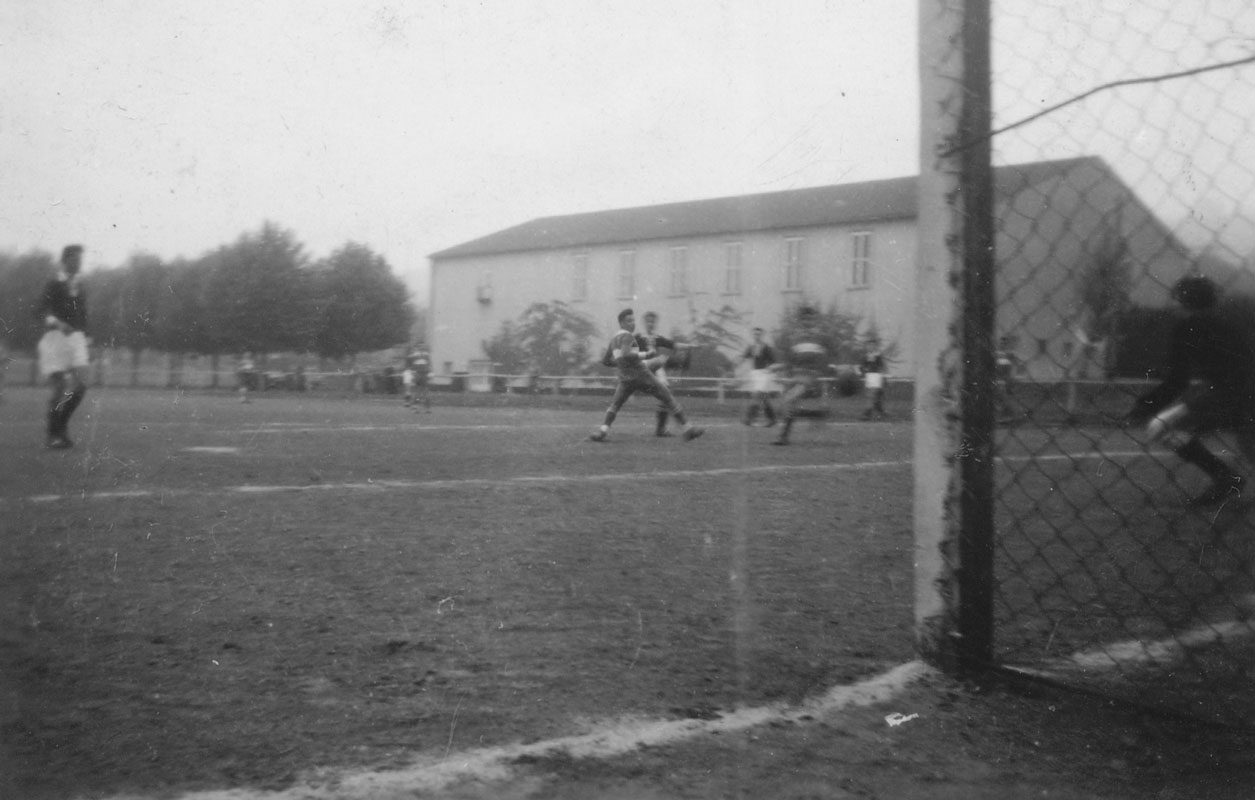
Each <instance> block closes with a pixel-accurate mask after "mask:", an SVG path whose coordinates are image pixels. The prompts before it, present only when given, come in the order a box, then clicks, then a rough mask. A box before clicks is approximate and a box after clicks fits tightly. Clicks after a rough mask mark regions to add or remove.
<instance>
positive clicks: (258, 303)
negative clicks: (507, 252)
mask: <svg viewBox="0 0 1255 800" xmlns="http://www.w3.org/2000/svg"><path fill="white" fill-rule="evenodd" d="M56 272H57V263H56V260H55V259H54V257H53V256H52V255H50V254H48V253H45V252H39V251H36V252H31V253H27V254H24V255H16V256H15V255H9V254H3V253H0V338H2V339H3V340H4V341H5V342H6V343H7V345H8V346H9V348H10V349H12V350H14V351H18V352H33V351H34V349H35V346H36V344H37V343H38V341H39V338H40V336H41V335H42V334H43V319H42V317H41V316H40V315H39V308H38V306H39V302H40V298H41V296H42V293H43V289H44V285H45V284H46V282H47V281H48V280H49V279H50V278H51V277H52V276H54V275H55V274H56ZM82 281H83V287H84V292H85V294H86V298H87V310H88V319H89V330H88V334H89V335H90V336H91V338H92V341H93V344H94V345H96V346H103V347H111V348H122V349H127V350H130V351H131V352H132V353H133V354H134V355H135V357H136V358H138V356H139V354H140V353H141V352H142V351H144V350H156V351H162V352H167V353H194V354H198V355H204V356H209V357H211V358H212V359H213V361H214V363H215V366H216V363H217V358H218V357H219V356H221V355H229V354H240V353H246V352H252V353H272V352H296V353H311V354H314V355H317V356H318V357H320V358H327V359H336V360H339V359H343V358H345V357H351V356H353V355H356V354H357V353H363V352H370V351H374V350H381V349H384V348H387V347H392V346H394V345H398V344H403V343H405V342H407V341H408V340H409V337H410V330H411V327H412V326H413V323H414V320H415V318H416V315H417V312H416V310H415V309H414V307H413V305H412V304H411V303H410V301H409V298H408V291H407V289H406V286H405V284H404V282H403V281H401V280H400V279H399V278H397V277H396V276H395V275H394V274H393V272H392V267H391V266H390V265H389V264H388V262H387V261H386V260H385V259H384V258H383V257H382V256H380V255H379V254H377V253H375V252H373V251H372V250H371V249H370V248H369V247H367V246H366V245H362V244H357V243H354V242H349V243H347V244H345V245H344V246H343V247H341V248H339V249H337V250H336V251H334V252H333V253H332V254H331V255H330V256H328V257H326V258H323V259H318V260H313V259H311V258H310V257H309V256H307V255H306V254H305V252H304V247H303V245H302V244H301V243H300V242H299V241H297V239H296V236H295V235H294V234H293V233H292V232H291V231H289V230H286V229H283V228H281V227H279V226H277V225H275V224H273V223H270V222H266V223H264V224H263V225H262V227H261V229H260V230H258V231H256V232H247V233H244V234H242V235H241V236H240V237H239V238H238V239H237V240H236V241H235V242H233V243H231V244H228V245H223V246H221V247H218V248H217V249H215V250H211V251H209V252H207V253H205V254H204V255H202V256H200V257H199V258H196V259H190V260H188V259H182V258H180V259H177V260H175V261H173V262H169V263H166V262H164V261H162V260H161V259H160V258H158V257H156V256H153V255H147V254H136V255H132V256H131V257H130V258H129V259H128V261H127V263H126V264H124V265H122V266H120V267H113V268H107V269H100V270H93V271H92V272H90V273H87V274H84V275H83V277H82Z"/></svg>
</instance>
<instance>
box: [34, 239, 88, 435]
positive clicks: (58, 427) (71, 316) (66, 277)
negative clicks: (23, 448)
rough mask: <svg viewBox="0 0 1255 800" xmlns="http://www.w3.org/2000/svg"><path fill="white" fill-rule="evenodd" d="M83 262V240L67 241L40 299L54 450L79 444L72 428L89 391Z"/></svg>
mask: <svg viewBox="0 0 1255 800" xmlns="http://www.w3.org/2000/svg"><path fill="white" fill-rule="evenodd" d="M82 265H83V246H82V245H78V244H71V245H67V246H66V247H65V248H64V249H63V250H62V251H61V269H60V270H59V271H58V273H57V276H56V277H55V278H53V279H52V280H50V281H48V283H47V285H46V286H45V287H44V293H43V296H42V297H41V299H40V303H39V313H41V314H42V315H43V318H44V328H45V331H44V335H43V337H42V338H41V339H40V340H39V371H40V373H41V374H42V375H43V376H44V377H45V378H47V379H48V382H49V384H50V385H51V387H52V397H51V398H50V399H49V401H48V438H47V442H46V444H47V446H48V447H49V448H52V449H54V450H62V449H65V448H68V447H73V446H74V443H73V442H72V441H70V437H69V433H68V429H69V424H70V417H71V416H72V415H73V414H74V410H75V409H76V408H78V406H79V404H80V403H82V402H83V396H84V395H85V394H87V380H86V370H87V365H88V357H87V298H86V297H85V296H84V294H83V290H82V287H81V286H80V285H79V277H78V273H79V269H80V268H81V267H82Z"/></svg>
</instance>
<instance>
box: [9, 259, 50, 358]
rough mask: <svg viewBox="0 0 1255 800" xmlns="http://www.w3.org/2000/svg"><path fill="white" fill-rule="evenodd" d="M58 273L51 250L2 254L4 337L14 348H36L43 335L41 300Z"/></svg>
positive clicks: (31, 349)
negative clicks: (46, 251)
mask: <svg viewBox="0 0 1255 800" xmlns="http://www.w3.org/2000/svg"><path fill="white" fill-rule="evenodd" d="M56 274H57V267H56V264H55V263H54V262H53V260H52V256H50V255H48V254H47V253H41V252H31V253H27V254H26V255H22V256H17V257H13V256H10V255H7V254H0V338H3V339H4V340H5V341H6V342H7V344H8V346H9V347H10V348H12V349H13V350H19V351H24V352H32V351H34V349H35V346H36V345H37V344H38V343H39V337H41V336H42V335H43V332H44V325H43V320H42V319H40V317H39V301H40V298H41V297H42V296H43V291H44V284H46V283H47V282H48V280H49V279H50V278H51V277H52V276H54V275H56Z"/></svg>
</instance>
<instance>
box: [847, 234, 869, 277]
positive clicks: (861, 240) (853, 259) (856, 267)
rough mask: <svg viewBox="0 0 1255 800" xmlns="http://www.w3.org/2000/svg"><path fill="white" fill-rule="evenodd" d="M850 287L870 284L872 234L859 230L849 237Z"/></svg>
mask: <svg viewBox="0 0 1255 800" xmlns="http://www.w3.org/2000/svg"><path fill="white" fill-rule="evenodd" d="M850 241H851V244H852V245H853V248H852V252H851V254H850V287H851V288H853V289H867V288H869V287H871V285H872V235H871V233H870V232H868V231H860V232H858V233H856V234H854V235H853V236H852V237H850Z"/></svg>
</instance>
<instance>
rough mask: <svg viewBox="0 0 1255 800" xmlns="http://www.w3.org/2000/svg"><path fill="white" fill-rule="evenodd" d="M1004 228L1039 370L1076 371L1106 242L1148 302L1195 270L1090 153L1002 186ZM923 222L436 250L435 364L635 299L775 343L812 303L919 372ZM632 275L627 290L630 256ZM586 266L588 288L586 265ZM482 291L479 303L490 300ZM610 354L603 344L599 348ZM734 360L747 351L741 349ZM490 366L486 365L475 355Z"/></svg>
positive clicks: (464, 360) (1003, 299)
mask: <svg viewBox="0 0 1255 800" xmlns="http://www.w3.org/2000/svg"><path fill="white" fill-rule="evenodd" d="M1000 191H1001V192H1002V196H1001V197H999V202H998V204H997V206H996V208H995V219H996V220H997V222H996V225H997V227H998V231H997V234H998V235H997V244H996V247H997V260H998V267H997V269H998V277H997V285H996V291H997V303H998V306H997V321H996V326H997V330H996V331H995V337H996V338H997V339H1003V338H1004V337H1006V338H1007V340H1009V341H1010V342H1011V343H1012V350H1013V351H1014V352H1015V354H1016V355H1017V356H1018V357H1019V359H1020V360H1021V362H1022V363H1023V364H1024V365H1025V368H1026V376H1027V377H1029V378H1032V379H1039V380H1050V379H1057V378H1059V377H1061V376H1063V375H1065V374H1071V375H1076V374H1078V371H1077V362H1076V360H1077V358H1078V357H1079V356H1080V355H1081V354H1082V351H1083V342H1081V341H1080V340H1079V338H1078V336H1077V330H1078V328H1080V327H1083V325H1084V322H1085V320H1084V309H1083V308H1082V306H1081V304H1080V303H1079V297H1078V293H1077V286H1078V283H1079V279H1080V275H1081V274H1082V273H1083V272H1084V270H1085V269H1086V268H1087V266H1088V265H1089V264H1090V263H1091V262H1092V260H1093V255H1094V253H1095V252H1096V251H1097V250H1099V249H1101V242H1102V241H1103V240H1104V238H1105V237H1110V236H1113V235H1114V236H1115V237H1117V238H1118V239H1120V240H1121V241H1122V242H1124V243H1125V245H1126V246H1127V258H1128V261H1129V263H1130V266H1131V271H1132V278H1133V285H1132V297H1131V299H1132V301H1133V302H1134V303H1137V304H1139V305H1151V306H1154V305H1162V304H1166V303H1167V302H1168V289H1169V287H1171V285H1172V284H1173V283H1174V282H1175V280H1176V279H1177V278H1179V277H1180V276H1181V275H1183V274H1185V273H1186V272H1187V271H1188V270H1189V269H1190V263H1189V259H1188V258H1187V256H1186V255H1185V254H1184V253H1183V251H1182V249H1181V248H1180V246H1179V244H1178V243H1177V242H1176V240H1175V238H1174V237H1173V236H1172V235H1171V233H1170V232H1169V231H1167V230H1166V229H1165V228H1164V226H1163V225H1162V224H1161V223H1160V222H1159V221H1158V220H1157V219H1156V218H1155V217H1154V216H1153V215H1152V214H1151V213H1150V212H1149V211H1148V210H1147V209H1146V208H1145V206H1144V205H1142V203H1141V202H1140V201H1139V200H1138V199H1137V197H1136V196H1134V195H1133V194H1132V193H1131V192H1129V190H1128V189H1127V188H1126V187H1125V186H1124V185H1123V184H1122V183H1121V182H1120V181H1118V180H1116V179H1115V178H1114V177H1113V176H1112V175H1111V173H1110V172H1108V171H1107V170H1106V169H1105V168H1102V166H1101V164H1100V162H1099V163H1094V162H1089V161H1080V162H1077V163H1076V164H1074V165H1073V166H1072V167H1071V168H1070V169H1067V170H1062V171H1060V172H1058V173H1056V174H1054V175H1053V176H1050V177H1047V178H1045V179H1041V180H1038V182H1037V183H1031V184H1027V183H1026V184H1024V185H1020V186H1015V187H1005V186H1004V187H1002V188H1001V190H1000ZM860 234H868V235H870V252H869V256H870V259H869V261H870V267H869V270H870V271H869V273H868V275H869V280H867V281H866V284H865V285H860V283H859V281H858V280H857V279H856V278H855V275H854V261H855V255H856V253H855V245H854V243H855V241H856V239H857V237H858V236H859V235H860ZM791 240H798V241H800V242H801V251H800V252H801V265H802V267H801V275H802V277H801V283H800V288H793V287H790V286H789V285H787V282H788V275H789V268H788V259H789V253H790V245H789V242H790V241H791ZM733 243H739V245H740V252H741V283H740V290H739V291H729V287H728V285H727V283H726V280H727V278H726V276H727V271H728V268H727V263H728V248H729V245H730V244H733ZM677 248H683V249H684V253H685V256H684V258H685V259H686V263H687V274H688V285H687V291H677V290H675V287H673V286H672V277H671V270H672V260H673V258H675V256H673V252H674V251H675V250H676V249H677ZM916 249H917V231H916V220H915V219H913V218H912V219H900V220H893V221H882V222H877V223H867V224H856V225H847V226H835V225H834V226H827V227H810V228H799V229H794V230H773V231H763V232H747V233H745V234H743V235H725V236H707V237H694V238H691V239H677V240H658V241H641V242H632V243H624V244H607V245H596V246H591V247H587V248H582V249H563V250H546V251H535V252H522V253H512V254H504V255H491V256H477V257H461V258H452V259H437V260H434V261H433V264H432V313H431V316H432V323H431V325H432V329H431V332H430V333H431V348H432V356H433V358H432V360H433V363H434V365H435V369H436V372H437V373H438V374H439V373H442V372H448V371H463V370H472V371H474V370H473V368H474V367H482V365H483V364H482V359H483V348H482V342H484V341H485V340H487V339H489V338H491V337H492V336H493V335H494V334H495V333H496V332H497V331H498V330H499V329H500V327H501V325H502V323H503V322H505V321H507V320H516V319H518V317H519V315H520V314H521V313H522V312H523V310H524V309H525V308H527V307H528V306H529V305H531V304H532V303H536V302H549V301H553V300H562V301H564V302H567V303H569V304H571V305H572V306H573V307H574V308H576V309H577V310H579V311H581V312H583V313H584V314H586V315H587V316H588V317H589V318H590V319H592V320H593V322H594V323H595V324H596V325H597V326H598V328H599V334H600V336H601V337H602V338H608V337H609V336H610V335H611V334H613V332H614V329H615V326H616V323H615V319H616V316H617V314H618V312H619V310H620V309H621V308H623V307H625V306H631V307H633V308H634V309H636V311H637V313H638V315H639V314H640V313H642V312H644V311H647V310H652V311H656V312H658V314H659V315H660V317H661V330H662V331H663V332H664V333H668V334H674V335H676V336H677V337H679V338H683V337H684V335H685V334H686V332H688V331H691V330H693V329H694V328H695V327H696V326H697V325H698V324H699V323H700V322H701V321H702V320H703V319H704V318H705V316H706V313H707V312H708V311H711V310H714V309H719V308H722V307H724V306H730V307H731V308H732V309H734V310H736V311H738V312H742V313H743V314H744V319H745V329H744V330H743V331H740V333H742V334H743V335H744V336H745V338H746V339H748V338H749V329H750V328H752V327H754V326H762V327H763V328H765V329H766V330H767V331H768V339H769V340H770V339H771V334H772V332H773V331H774V330H775V329H776V328H777V327H778V326H779V322H780V319H781V318H782V316H783V314H784V312H785V310H786V309H787V308H789V307H790V306H792V305H793V304H796V303H798V302H801V301H802V300H803V299H805V300H807V301H809V302H814V303H818V304H820V305H821V306H822V307H823V308H824V309H827V308H829V307H835V308H837V309H838V310H840V311H842V312H844V313H848V314H852V315H855V316H858V317H860V318H861V319H862V320H863V325H864V332H866V331H868V330H869V329H871V328H873V327H874V329H875V331H876V332H877V333H878V334H879V336H880V339H881V342H882V344H883V345H885V346H886V347H887V348H888V349H889V352H890V353H891V354H892V355H893V360H892V361H891V363H890V365H889V369H890V373H891V375H895V376H913V375H914V372H915V354H914V344H915V342H914V324H913V321H914V319H915V314H916V287H915V260H916ZM625 252H632V253H633V254H634V258H635V280H634V281H633V282H632V285H631V286H630V287H620V284H619V271H620V263H621V259H622V257H623V255H622V254H623V253H625ZM579 263H584V264H586V265H587V267H586V270H587V281H586V291H579V290H577V281H576V279H575V276H576V272H577V264H579ZM480 298H482V300H481V299H480ZM593 349H594V351H599V350H600V347H599V346H594V348H593ZM727 355H729V356H731V357H733V359H734V360H736V357H737V356H738V355H739V354H737V353H728V354H727ZM476 361H480V364H478V365H476V364H474V362H476Z"/></svg>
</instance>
